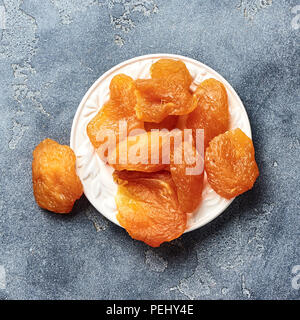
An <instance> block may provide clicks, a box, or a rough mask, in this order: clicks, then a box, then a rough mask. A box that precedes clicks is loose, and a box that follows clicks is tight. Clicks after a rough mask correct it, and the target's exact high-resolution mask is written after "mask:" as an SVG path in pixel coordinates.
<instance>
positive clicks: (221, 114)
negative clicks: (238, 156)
mask: <svg viewBox="0 0 300 320" xmlns="http://www.w3.org/2000/svg"><path fill="white" fill-rule="evenodd" d="M193 104H194V105H196V108H195V110H194V111H193V112H191V113H190V114H189V116H188V118H187V121H186V128H189V129H193V134H194V139H195V133H196V129H204V148H206V147H207V146H208V144H209V142H210V141H211V139H213V138H214V137H215V136H217V135H219V134H221V133H224V132H225V131H227V130H228V129H229V119H230V115H229V109H228V97H227V92H226V89H225V87H224V85H223V84H222V83H221V82H220V81H217V80H215V79H208V80H205V81H203V82H202V83H201V84H200V85H199V86H198V88H197V90H196V91H195V93H194V95H193Z"/></svg>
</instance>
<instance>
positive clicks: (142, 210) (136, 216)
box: [114, 171, 187, 247]
mask: <svg viewBox="0 0 300 320" xmlns="http://www.w3.org/2000/svg"><path fill="white" fill-rule="evenodd" d="M114 178H115V181H116V182H117V183H118V184H119V186H118V193H117V196H116V198H115V199H116V204H117V208H118V214H117V219H118V221H119V223H120V224H121V226H123V227H124V228H125V229H126V230H127V232H128V233H129V235H130V236H131V237H132V238H133V239H136V240H140V241H143V242H145V243H146V244H148V245H149V246H152V247H159V246H160V245H161V244H162V243H163V242H166V241H171V240H173V239H176V238H178V237H180V236H181V235H182V234H183V232H184V231H185V229H186V221H187V216H186V214H185V213H183V212H182V211H181V209H180V207H179V202H178V199H177V194H176V187H175V185H174V182H173V180H172V178H171V175H170V173H169V172H166V171H162V172H156V173H141V172H127V171H123V172H118V171H116V172H114Z"/></svg>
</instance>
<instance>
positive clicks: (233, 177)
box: [205, 129, 259, 199]
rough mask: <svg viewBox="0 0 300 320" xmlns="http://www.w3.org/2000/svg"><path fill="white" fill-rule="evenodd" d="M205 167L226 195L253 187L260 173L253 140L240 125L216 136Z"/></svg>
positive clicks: (219, 189) (213, 185) (209, 180)
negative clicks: (239, 127) (238, 127)
mask: <svg viewBox="0 0 300 320" xmlns="http://www.w3.org/2000/svg"><path fill="white" fill-rule="evenodd" d="M205 170H206V173H207V179H208V182H209V184H210V185H211V187H212V188H213V189H214V190H215V191H216V192H217V193H218V194H219V195H220V196H222V197H224V198H227V199H231V198H233V197H236V196H238V195H240V194H242V193H244V192H246V191H247V190H249V189H251V188H252V187H253V184H254V182H255V180H256V179H257V177H258V175H259V171H258V167H257V164H256V161H255V157H254V147H253V143H252V140H251V139H250V138H249V137H248V136H247V135H246V134H245V133H244V132H243V131H242V130H241V129H235V130H230V131H227V132H225V133H223V134H221V135H219V136H217V137H215V138H214V139H213V140H212V141H211V142H210V144H209V147H208V148H207V149H206V153H205Z"/></svg>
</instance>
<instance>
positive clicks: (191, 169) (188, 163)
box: [170, 142, 204, 213]
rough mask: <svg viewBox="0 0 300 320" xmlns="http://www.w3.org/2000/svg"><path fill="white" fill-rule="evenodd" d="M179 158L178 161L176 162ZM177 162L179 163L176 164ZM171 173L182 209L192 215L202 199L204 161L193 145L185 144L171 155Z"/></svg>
mask: <svg viewBox="0 0 300 320" xmlns="http://www.w3.org/2000/svg"><path fill="white" fill-rule="evenodd" d="M176 158H177V161H176ZM176 162H177V163H176ZM170 171H171V175H172V179H173V181H174V183H175V185H176V190H177V196H178V200H179V203H180V208H181V210H182V211H183V212H186V213H191V212H193V211H195V210H196V209H197V207H198V206H199V204H200V202H201V199H202V189H203V177H204V160H203V158H202V156H201V155H200V154H199V153H198V152H197V150H196V149H195V148H194V147H193V145H192V144H191V143H188V142H184V143H183V144H182V145H180V146H178V147H177V148H175V150H174V154H172V155H171V164H170Z"/></svg>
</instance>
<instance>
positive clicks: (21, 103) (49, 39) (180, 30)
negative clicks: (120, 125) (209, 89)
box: [0, 0, 300, 299]
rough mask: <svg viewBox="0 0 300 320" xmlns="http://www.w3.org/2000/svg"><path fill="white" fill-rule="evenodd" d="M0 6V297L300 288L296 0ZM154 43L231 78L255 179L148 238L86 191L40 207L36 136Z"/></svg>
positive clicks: (62, 134)
mask: <svg viewBox="0 0 300 320" xmlns="http://www.w3.org/2000/svg"><path fill="white" fill-rule="evenodd" d="M1 5H2V6H4V9H5V17H6V23H5V26H3V16H2V18H1V17H0V18H1V19H2V23H1V22H0V26H1V29H0V110H1V116H0V130H1V135H0V146H1V155H0V182H1V189H0V299H112V298H116V299H143V298H150V299H154V298H157V299H299V297H300V290H297V286H296V287H295V285H294V287H295V289H294V288H293V287H292V279H293V275H292V268H293V266H295V265H300V250H299V244H300V241H299V235H300V231H299V227H300V223H299V220H300V219H299V217H300V216H299V187H300V184H299V176H300V175H299V171H300V163H299V149H300V141H299V138H300V131H299V127H300V126H299V125H300V121H299V62H300V61H299V33H300V29H298V27H299V26H300V19H298V17H297V16H296V14H297V8H298V7H296V8H295V9H294V11H292V8H293V7H295V6H296V5H300V2H299V0H294V1H293V0H290V1H279V0H278V1H276V0H273V1H271V0H260V1H259V0H248V1H247V0H231V1H229V0H228V1H221V0H216V1H215V0H214V1H204V0H203V1H201V0H198V1H197V0H189V1H188V0H186V1H183V0H45V1H38V0H24V1H22V0H0V6H1ZM298 9H299V11H298V13H300V8H298ZM4 27H5V29H4ZM159 52H165V53H175V54H181V55H185V56H188V57H191V58H194V59H197V60H199V61H201V62H203V63H205V64H207V65H209V66H211V67H212V68H214V69H215V70H216V71H218V72H219V73H220V74H222V75H223V76H224V77H225V78H226V79H227V80H228V81H229V82H230V83H231V84H232V86H233V87H234V88H235V89H236V91H237V92H238V94H239V95H240V97H241V99H242V100H243V102H244V104H245V107H246V109H247V112H248V114H249V117H250V121H251V125H252V129H253V140H254V144H255V147H256V153H257V162H258V165H259V168H260V173H261V174H260V177H259V179H258V181H257V183H256V185H255V187H254V189H253V190H251V191H250V192H247V193H246V194H244V195H242V196H240V197H238V198H237V199H236V200H235V201H234V202H233V204H232V205H231V206H230V207H229V208H228V209H227V210H226V211H225V212H224V213H223V214H222V216H221V217H219V218H218V219H216V220H215V221H213V222H212V223H210V224H209V225H207V226H205V227H203V228H201V229H199V230H197V231H194V232H191V233H189V234H186V235H184V236H182V237H181V238H180V239H179V240H176V241H174V242H172V243H170V244H164V245H163V246H162V247H161V248H158V249H151V248H149V247H147V246H146V245H144V244H143V243H140V242H136V241H133V240H132V239H131V238H130V237H129V236H128V235H127V234H126V232H125V231H123V230H122V229H120V228H119V227H117V226H115V225H113V224H112V223H110V222H109V221H107V220H106V219H105V218H103V217H102V216H101V215H100V214H98V213H97V212H96V211H95V209H93V207H92V206H91V205H89V203H88V201H87V200H86V199H85V198H82V199H81V200H80V201H79V202H78V203H77V204H76V206H75V209H74V212H73V213H72V214H70V215H69V216H61V215H55V214H51V213H48V212H45V211H43V210H41V209H39V208H38V207H37V205H36V204H35V201H34V198H33V195H32V185H31V161H32V150H33V148H34V147H35V145H36V144H38V143H39V142H40V141H41V140H42V139H44V138H46V137H50V138H52V139H55V140H57V141H59V142H60V143H63V144H68V143H69V135H70V129H71V123H72V119H73V117H74V114H75V111H76V109H77V106H78V104H79V102H80V100H81V98H82V97H83V95H84V94H85V92H86V91H87V89H88V88H89V87H90V86H91V85H92V84H93V82H94V81H95V80H96V79H97V78H98V77H99V76H100V75H101V74H103V73H104V72H105V71H107V70H108V69H110V68H111V67H113V66H114V65H116V64H118V63H119V62H122V61H124V60H126V59H128V58H132V57H135V56H138V55H143V54H148V53H159ZM295 283H296V284H297V281H296V280H295V279H294V284H295Z"/></svg>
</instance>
